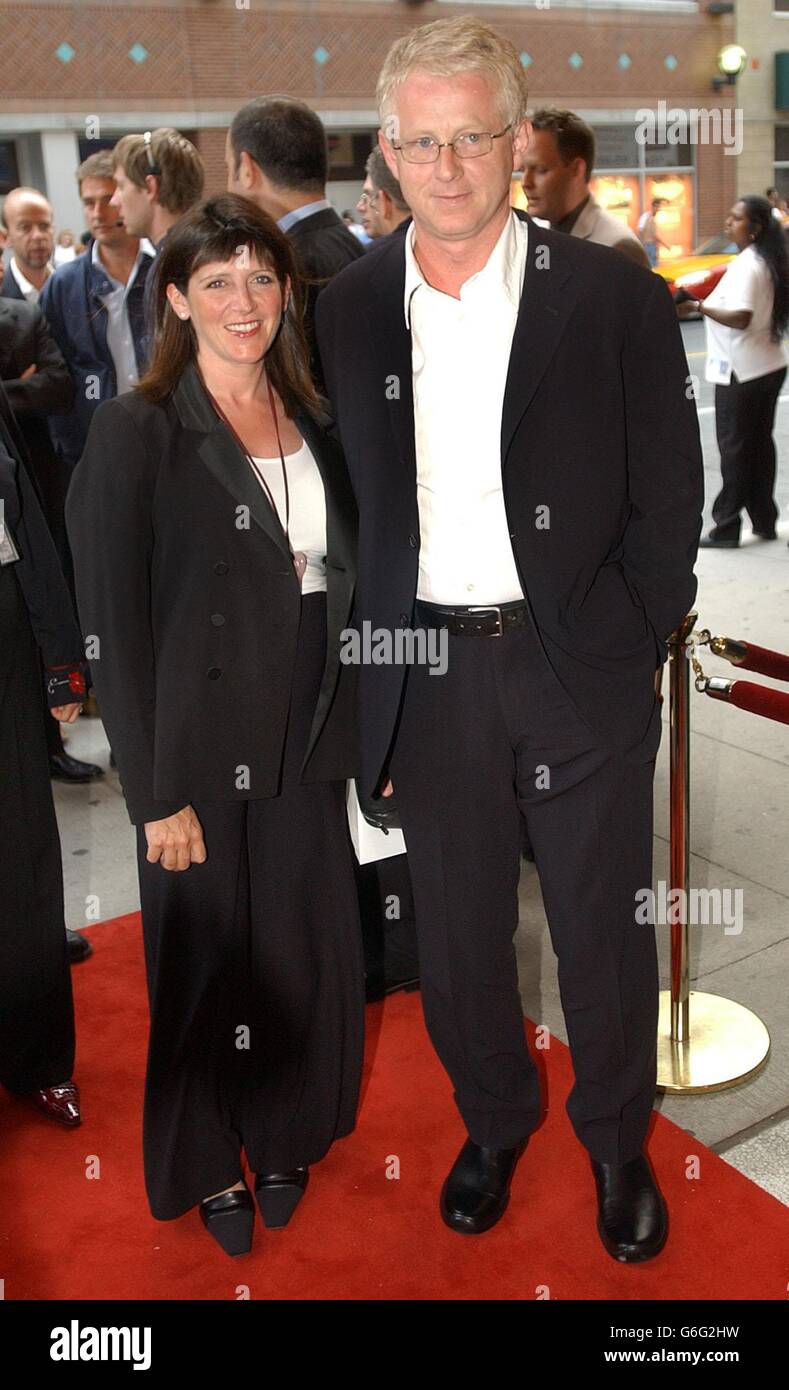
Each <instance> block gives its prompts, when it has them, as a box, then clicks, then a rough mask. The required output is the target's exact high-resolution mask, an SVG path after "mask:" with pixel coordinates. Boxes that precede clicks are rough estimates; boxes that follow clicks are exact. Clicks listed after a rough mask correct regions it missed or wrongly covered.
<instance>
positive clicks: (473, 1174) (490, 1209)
mask: <svg viewBox="0 0 789 1390" xmlns="http://www.w3.org/2000/svg"><path fill="white" fill-rule="evenodd" d="M527 1143H528V1136H527V1138H526V1139H521V1141H520V1143H519V1144H517V1145H516V1147H515V1148H514V1149H485V1148H481V1147H480V1145H479V1144H475V1143H474V1141H473V1140H472V1139H467V1140H466V1142H465V1144H464V1145H463V1148H462V1149H461V1150H460V1153H459V1154H458V1156H457V1158H456V1159H455V1162H454V1164H453V1165H452V1167H451V1169H450V1170H449V1175H448V1177H447V1179H446V1181H445V1183H444V1186H443V1187H442V1189H441V1201H440V1208H441V1216H442V1218H443V1220H444V1221H445V1222H446V1224H447V1226H451V1227H452V1230H453V1231H461V1232H462V1233H463V1234H464V1235H474V1236H476V1235H480V1234H481V1233H482V1231H489V1230H490V1228H491V1226H495V1224H496V1222H497V1221H498V1219H499V1217H501V1216H503V1215H504V1213H505V1211H506V1210H507V1206H508V1204H509V1200H510V1183H511V1182H512V1175H513V1173H514V1172H515V1168H516V1165H517V1162H518V1159H519V1158H520V1156H521V1154H522V1153H523V1151H524V1149H525V1148H526V1145H527Z"/></svg>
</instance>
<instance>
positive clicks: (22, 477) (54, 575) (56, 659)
mask: <svg viewBox="0 0 789 1390" xmlns="http://www.w3.org/2000/svg"><path fill="white" fill-rule="evenodd" d="M0 503H1V504H2V508H3V519H4V524H5V525H6V526H7V527H8V530H9V533H10V535H11V537H12V538H13V541H14V544H15V546H16V549H17V551H18V553H19V560H17V561H13V562H12V566H11V568H12V569H13V571H14V573H15V575H16V577H17V580H18V582H19V587H20V589H21V591H22V597H23V599H24V601H25V607H26V608H27V613H28V617H29V619H30V626H31V628H32V631H33V636H34V638H35V640H36V644H37V646H38V648H39V651H40V652H41V656H42V659H43V661H44V664H45V666H62V667H69V668H76V667H77V666H78V665H79V663H80V661H81V660H82V639H81V637H80V632H79V628H78V627H77V620H76V618H75V616H74V607H73V604H72V602H71V595H70V593H69V591H68V589H67V587H66V581H65V579H64V578H63V571H62V570H61V568H60V560H59V559H58V555H57V551H56V550H55V545H54V542H53V540H52V537H51V535H50V532H49V528H48V526H47V524H46V521H45V520H44V514H43V511H42V508H41V503H40V500H39V496H38V492H37V490H36V487H35V485H34V482H33V479H32V477H31V476H30V474H29V473H28V467H27V463H26V460H25V456H24V452H23V447H22V448H20V445H19V436H18V433H17V430H16V424H15V421H14V418H13V414H12V412H11V409H10V407H9V404H8V400H7V398H6V395H5V392H4V390H3V388H2V386H0ZM3 659H4V660H11V661H13V659H14V653H13V652H10V653H8V652H6V653H4V654H3ZM74 698H75V696H74V695H71V696H69V697H67V698H65V697H64V696H63V694H62V692H60V693H59V694H58V696H57V698H54V699H53V700H52V701H51V702H50V703H52V704H65V703H67V699H72V700H73V699H74Z"/></svg>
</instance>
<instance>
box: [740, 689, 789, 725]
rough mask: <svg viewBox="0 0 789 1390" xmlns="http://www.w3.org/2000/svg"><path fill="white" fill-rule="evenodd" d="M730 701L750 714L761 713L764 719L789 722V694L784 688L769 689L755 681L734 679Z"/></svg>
mask: <svg viewBox="0 0 789 1390" xmlns="http://www.w3.org/2000/svg"><path fill="white" fill-rule="evenodd" d="M725 698H726V697H725V696H724V699H725ZM728 701H729V704H731V705H736V706H737V708H738V709H744V710H748V712H749V713H750V714H760V715H761V716H762V718H763V719H775V720H777V721H778V723H779V724H789V695H787V694H785V693H784V691H783V690H768V688H767V686H766V685H756V684H755V683H754V682H753V681H734V683H733V685H732V687H731V690H730V691H729V695H728Z"/></svg>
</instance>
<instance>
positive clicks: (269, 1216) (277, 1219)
mask: <svg viewBox="0 0 789 1390" xmlns="http://www.w3.org/2000/svg"><path fill="white" fill-rule="evenodd" d="M309 1180H310V1170H309V1168H307V1167H304V1168H292V1169H291V1170H290V1172H288V1173H258V1175H257V1177H256V1179H255V1196H256V1198H257V1204H258V1208H259V1211H260V1215H261V1217H262V1219H263V1224H264V1225H265V1226H267V1227H268V1229H269V1230H270V1231H281V1230H282V1227H283V1226H287V1224H288V1222H289V1221H290V1218H291V1217H292V1215H293V1213H294V1211H295V1210H296V1207H297V1206H298V1204H299V1202H300V1201H301V1199H302V1197H303V1196H304V1193H305V1192H306V1190H307V1183H308V1182H309Z"/></svg>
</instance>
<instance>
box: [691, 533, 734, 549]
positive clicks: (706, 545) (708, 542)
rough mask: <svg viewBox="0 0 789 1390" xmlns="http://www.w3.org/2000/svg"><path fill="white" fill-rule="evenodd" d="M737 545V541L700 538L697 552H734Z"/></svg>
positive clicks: (708, 537)
mask: <svg viewBox="0 0 789 1390" xmlns="http://www.w3.org/2000/svg"><path fill="white" fill-rule="evenodd" d="M739 544H740V542H739V541H716V540H713V538H712V536H702V538H701V540H700V541H699V550H736V549H737V548H738V546H739Z"/></svg>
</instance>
